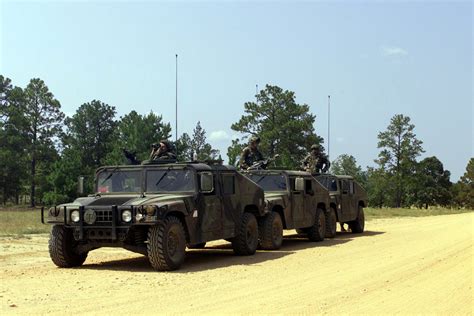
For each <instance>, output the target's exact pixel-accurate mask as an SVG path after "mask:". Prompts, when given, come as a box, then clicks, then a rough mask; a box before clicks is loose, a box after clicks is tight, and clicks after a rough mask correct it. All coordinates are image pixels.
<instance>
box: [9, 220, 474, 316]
mask: <svg viewBox="0 0 474 316" xmlns="http://www.w3.org/2000/svg"><path fill="white" fill-rule="evenodd" d="M473 219H474V214H473V213H467V214H459V215H447V216H434V217H424V218H403V219H382V220H374V221H370V222H368V223H367V224H366V230H367V232H366V233H364V234H362V235H358V236H356V235H351V234H349V233H347V234H346V233H344V234H338V235H337V237H336V238H335V239H333V240H326V241H324V242H322V243H310V242H307V241H306V240H304V239H298V238H296V237H295V235H293V236H291V233H292V232H290V236H287V238H286V239H285V241H284V244H283V248H282V249H281V250H279V251H273V252H267V251H259V252H258V253H257V254H256V255H255V256H252V257H235V256H233V255H232V250H231V249H230V248H229V244H227V243H225V242H216V243H212V244H211V245H210V247H208V248H207V249H205V250H192V251H189V253H188V256H187V258H186V261H185V264H184V266H183V268H182V269H181V270H179V271H177V272H171V273H160V272H155V271H153V270H152V269H151V268H150V266H149V264H148V262H147V260H146V258H145V257H142V256H139V255H135V254H133V253H129V252H127V251H125V250H120V249H99V250H96V251H94V252H91V253H90V254H89V257H88V259H87V261H86V263H85V265H84V266H83V267H81V268H76V269H59V268H56V267H55V266H54V265H53V264H52V262H51V261H50V259H49V256H48V252H47V236H44V235H39V236H33V237H32V238H29V239H13V238H2V239H1V240H0V281H1V282H0V304H1V305H0V314H1V315H10V314H36V315H37V314H46V313H57V314H59V313H61V314H64V312H67V313H68V314H72V313H77V312H86V313H90V314H103V315H104V314H107V315H109V314H112V313H116V314H132V313H133V314H134V313H138V314H151V313H156V312H168V313H171V312H174V313H199V312H201V313H204V312H206V313H209V312H214V313H217V312H219V313H222V312H231V313H258V314H260V313H281V314H286V313H306V314H314V313H327V314H336V313H338V314H339V313H341V312H342V313H378V314H380V313H403V314H405V313H440V314H449V315H451V314H468V315H469V314H470V315H472V314H473V306H474V302H473V289H472V287H473V268H474V265H473V258H474V256H473V232H474V224H473V223H474V221H473Z"/></svg>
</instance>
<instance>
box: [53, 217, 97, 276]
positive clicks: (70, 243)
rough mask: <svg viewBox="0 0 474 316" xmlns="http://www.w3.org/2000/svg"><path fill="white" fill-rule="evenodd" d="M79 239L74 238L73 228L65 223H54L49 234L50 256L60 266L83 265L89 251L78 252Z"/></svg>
mask: <svg viewBox="0 0 474 316" xmlns="http://www.w3.org/2000/svg"><path fill="white" fill-rule="evenodd" d="M76 246H77V241H76V240H74V236H73V234H72V229H67V228H66V227H65V226H63V225H54V226H53V228H52V229H51V234H50V236H49V243H48V248H49V256H50V257H51V260H52V261H53V262H54V264H55V265H57V266H58V267H60V268H71V267H78V266H81V265H82V264H83V263H84V261H86V258H87V254H88V253H87V252H85V253H81V254H78V253H76V252H75V248H76Z"/></svg>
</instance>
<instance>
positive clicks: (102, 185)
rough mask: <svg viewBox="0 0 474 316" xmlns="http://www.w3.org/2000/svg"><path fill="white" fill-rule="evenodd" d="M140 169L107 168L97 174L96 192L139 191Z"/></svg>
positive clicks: (140, 187)
mask: <svg viewBox="0 0 474 316" xmlns="http://www.w3.org/2000/svg"><path fill="white" fill-rule="evenodd" d="M141 191H142V172H141V170H120V169H118V168H115V169H107V170H103V171H101V172H100V173H99V174H98V175H97V193H112V192H141Z"/></svg>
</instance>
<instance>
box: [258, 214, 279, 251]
mask: <svg viewBox="0 0 474 316" xmlns="http://www.w3.org/2000/svg"><path fill="white" fill-rule="evenodd" d="M258 224H259V225H258V233H259V239H260V247H261V248H262V249H265V250H276V249H279V248H280V247H281V244H282V243H283V223H282V221H281V216H280V214H278V213H277V212H271V213H270V214H267V215H266V216H265V217H264V218H262V219H261V220H260V221H259V223H258Z"/></svg>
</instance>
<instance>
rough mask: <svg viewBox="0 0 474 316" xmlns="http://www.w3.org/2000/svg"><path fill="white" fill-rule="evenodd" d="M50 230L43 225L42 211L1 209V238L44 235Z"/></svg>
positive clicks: (49, 226) (47, 226)
mask: <svg viewBox="0 0 474 316" xmlns="http://www.w3.org/2000/svg"><path fill="white" fill-rule="evenodd" d="M45 213H46V214H47V212H45ZM46 214H45V215H46ZM50 229H51V225H43V224H41V210H40V209H20V208H15V209H0V236H17V235H28V234H44V233H49V231H50Z"/></svg>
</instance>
